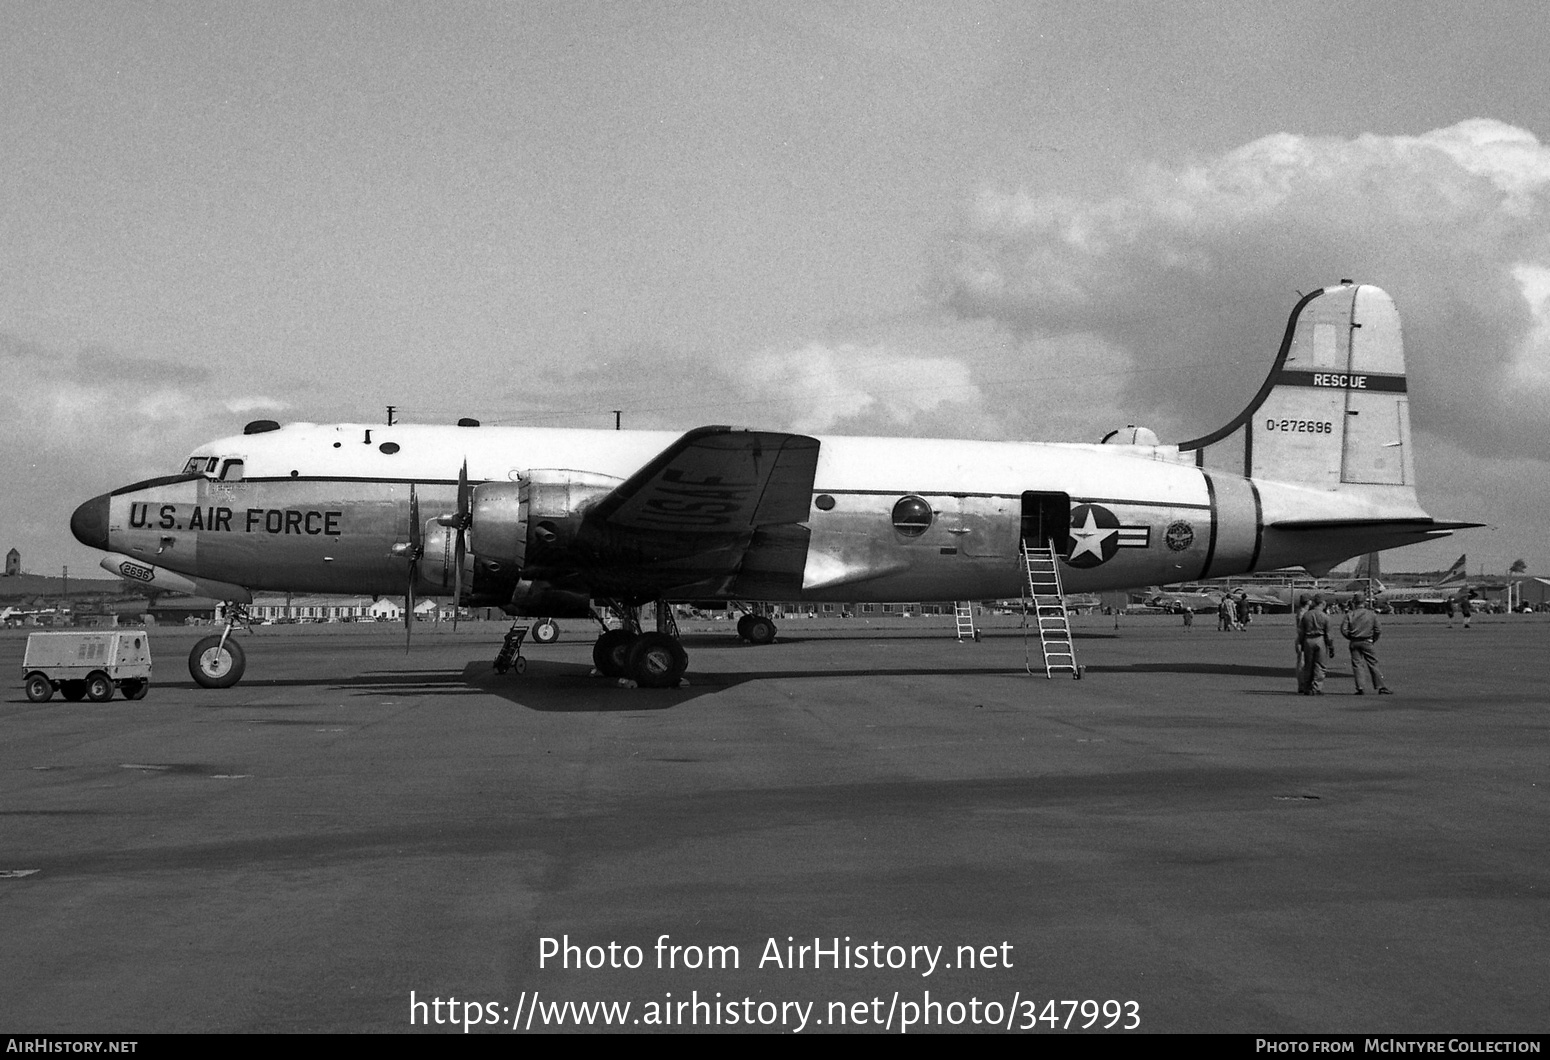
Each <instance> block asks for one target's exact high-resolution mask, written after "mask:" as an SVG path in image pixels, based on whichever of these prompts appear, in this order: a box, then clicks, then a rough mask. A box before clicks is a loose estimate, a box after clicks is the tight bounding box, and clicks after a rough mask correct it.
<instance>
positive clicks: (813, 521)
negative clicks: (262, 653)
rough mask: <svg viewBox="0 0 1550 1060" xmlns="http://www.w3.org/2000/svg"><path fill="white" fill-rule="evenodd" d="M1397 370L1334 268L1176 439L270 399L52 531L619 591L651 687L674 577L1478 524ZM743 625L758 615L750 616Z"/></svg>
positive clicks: (487, 596) (1290, 546) (1298, 547)
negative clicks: (583, 420) (1423, 458)
mask: <svg viewBox="0 0 1550 1060" xmlns="http://www.w3.org/2000/svg"><path fill="white" fill-rule="evenodd" d="M1406 395H1407V381H1406V377H1405V368H1404V354H1403V348H1402V343H1401V340H1400V326H1399V316H1398V313H1397V312H1396V311H1395V309H1394V304H1393V302H1392V300H1391V299H1390V298H1389V297H1388V295H1387V294H1385V293H1384V292H1383V291H1381V290H1379V289H1378V288H1376V287H1372V286H1366V285H1357V284H1353V283H1350V282H1348V281H1342V282H1341V283H1340V284H1338V285H1336V286H1333V287H1328V288H1324V289H1322V290H1318V291H1314V292H1313V293H1311V294H1308V295H1306V296H1304V297H1303V298H1302V300H1301V301H1300V302H1298V304H1297V306H1296V307H1295V308H1294V309H1293V311H1292V314H1291V317H1290V319H1289V320H1288V322H1287V326H1286V331H1285V334H1284V337H1283V339H1282V343H1281V348H1280V350H1279V352H1278V353H1277V355H1276V358H1275V360H1274V363H1273V364H1272V366H1271V370H1270V372H1269V374H1268V375H1267V377H1266V379H1265V382H1264V384H1263V385H1262V386H1261V388H1260V390H1259V392H1258V393H1257V394H1256V395H1255V396H1254V398H1253V399H1252V400H1251V401H1250V403H1249V404H1248V406H1247V407H1246V408H1245V409H1244V410H1243V411H1242V412H1241V413H1240V414H1239V415H1238V416H1237V417H1235V418H1234V419H1233V420H1232V421H1231V422H1229V423H1228V424H1226V425H1224V426H1223V427H1222V428H1221V429H1219V430H1217V431H1215V432H1213V433H1211V434H1209V435H1206V436H1204V437H1201V438H1197V439H1193V440H1191V441H1187V442H1183V443H1179V444H1177V445H1158V444H1136V443H1137V442H1138V441H1141V440H1142V439H1144V438H1146V437H1147V435H1149V434H1150V432H1147V435H1143V433H1142V432H1140V431H1135V432H1132V433H1130V434H1129V435H1125V434H1123V433H1121V432H1116V433H1115V434H1114V435H1111V436H1110V442H1109V444H1102V443H1099V444H1044V443H1019V442H980V441H942V440H929V439H918V438H855V437H826V438H815V437H809V436H806V435H800V434H791V433H785V432H779V431H760V430H748V429H737V428H732V427H722V426H711V427H700V428H697V429H695V430H691V431H689V432H688V433H686V434H683V435H681V436H675V435H673V434H670V433H663V432H628V431H583V430H544V429H531V428H511V427H481V426H479V425H478V424H477V423H476V422H474V421H462V422H460V424H459V425H458V426H456V427H443V426H423V425H402V424H400V425H396V426H387V427H384V426H376V425H366V424H327V425H318V424H291V425H289V426H285V427H282V426H281V425H280V424H278V423H275V422H273V421H267V420H265V421H256V422H254V423H250V424H249V425H248V426H247V428H246V429H245V430H244V432H243V433H242V434H240V435H236V436H233V437H229V438H222V439H218V440H216V441H214V442H211V443H209V444H208V445H205V446H201V447H200V448H199V449H197V450H196V451H195V452H194V453H193V454H192V456H190V457H189V458H188V460H187V461H186V462H185V463H184V465H183V470H182V473H181V474H177V475H172V476H169V477H166V478H160V479H153V480H150V481H147V482H140V483H135V484H133V485H130V486H125V487H123V488H121V489H117V490H114V491H112V492H111V493H107V494H103V495H102V496H99V497H96V498H93V499H92V500H89V501H86V502H85V503H84V504H82V505H81V506H80V507H79V508H78V509H77V510H76V512H75V514H74V515H73V517H72V519H71V530H72V532H73V533H74V534H75V536H76V538H77V539H78V540H80V541H81V542H83V543H84V544H87V545H90V546H93V547H96V548H100V549H102V550H104V551H105V552H107V553H109V555H108V556H107V557H106V558H105V559H104V560H103V566H104V567H105V568H107V569H108V570H110V571H113V572H114V573H117V574H120V575H122V576H124V577H127V578H132V579H135V580H137V581H139V582H142V583H144V584H146V585H149V586H152V587H157V588H168V589H175V590H179V591H186V592H193V593H198V594H201V595H207V596H214V597H216V598H218V599H223V600H228V601H232V602H234V603H239V604H240V603H246V602H248V601H250V600H251V593H252V591H253V590H255V589H268V590H280V591H294V592H323V593H329V592H346V593H357V594H368V593H370V594H397V593H402V594H404V595H406V596H407V597H409V598H410V599H411V600H412V599H413V597H414V595H415V594H425V593H434V594H442V595H452V596H455V597H456V598H457V599H458V600H459V601H460V602H462V603H468V604H475V605H488V606H500V607H502V608H503V609H505V610H506V611H507V612H508V613H510V614H512V615H514V616H532V615H549V616H554V617H558V618H566V617H579V616H591V617H594V618H598V619H599V621H600V623H601V616H602V614H604V613H608V614H612V615H614V616H615V617H616V618H618V620H619V622H620V628H617V629H607V628H605V630H604V632H603V633H602V634H601V635H600V636H599V638H598V640H597V642H596V644H595V645H594V649H593V659H594V661H595V662H596V664H597V667H598V669H599V670H600V671H601V672H602V673H604V674H607V675H610V676H628V677H629V678H631V679H633V680H635V681H637V682H638V683H640V684H645V685H654V686H664V687H665V686H670V685H676V684H677V682H678V680H679V678H680V676H681V675H682V673H683V671H684V669H685V667H686V665H687V656H686V655H685V653H684V651H683V648H682V647H681V645H680V644H679V642H678V638H677V636H676V629H675V627H674V625H673V621H672V612H671V609H670V607H669V606H668V604H669V602H670V601H686V600H741V601H761V600H766V601H814V602H818V601H822V602H854V601H892V600H963V599H986V598H997V597H1006V596H1013V595H1018V594H1020V593H1021V592H1022V591H1023V586H1024V585H1025V584H1026V582H1025V577H1026V576H1025V573H1024V569H1023V565H1022V564H1023V561H1024V553H1023V548H1024V545H1025V544H1027V545H1032V546H1036V547H1039V546H1042V547H1048V548H1051V549H1052V550H1053V551H1054V552H1055V553H1056V554H1057V555H1058V556H1059V557H1060V558H1061V560H1062V562H1061V564H1060V570H1061V576H1062V579H1063V580H1064V583H1065V587H1066V589H1067V590H1070V591H1073V592H1096V591H1100V590H1107V589H1120V588H1128V587H1132V586H1136V585H1148V584H1167V583H1170V582H1176V581H1179V580H1181V576H1183V577H1187V578H1189V579H1193V580H1203V579H1208V578H1212V577H1219V576H1227V575H1236V574H1242V573H1245V572H1249V571H1255V570H1271V569H1280V568H1283V567H1286V566H1290V565H1300V566H1303V567H1304V568H1306V569H1309V570H1312V571H1316V572H1323V571H1327V570H1329V569H1330V568H1332V567H1333V566H1334V565H1335V564H1337V563H1339V562H1340V561H1341V560H1343V559H1345V558H1347V557H1349V556H1351V555H1354V554H1356V553H1360V552H1366V551H1373V550H1377V549H1381V548H1390V547H1395V546H1398V545H1403V544H1409V543H1413V542H1417V541H1424V540H1428V539H1431V538H1434V537H1436V536H1439V535H1446V534H1447V533H1449V532H1451V531H1452V530H1453V529H1457V528H1459V527H1462V526H1469V525H1475V524H1468V523H1446V522H1439V521H1437V520H1434V519H1432V518H1431V517H1430V516H1428V515H1427V514H1426V512H1425V511H1423V510H1422V509H1421V507H1420V505H1419V503H1418V501H1417V500H1416V495H1415V469H1414V460H1413V453H1412V449H1411V436H1410V424H1409V404H1408V399H1407V396H1406ZM1150 441H1151V439H1149V438H1148V439H1147V442H1148V443H1150ZM647 605H654V606H655V611H656V629H655V630H651V631H647V630H645V629H643V628H642V625H641V622H640V610H641V608H642V607H645V606H647ZM409 610H412V607H411V608H409ZM230 632H231V631H230V628H228V630H227V631H226V632H225V633H223V634H222V635H221V636H219V637H211V638H208V639H207V640H206V641H202V642H201V643H200V644H198V645H196V646H195V648H194V651H193V653H192V654H191V658H190V670H191V672H192V673H193V674H194V676H195V678H196V680H199V681H200V682H201V683H203V684H207V685H211V686H221V685H229V684H232V683H234V682H235V681H236V680H237V679H238V677H240V675H241V673H242V670H243V666H244V660H243V656H242V653H241V649H240V647H239V646H238V645H237V643H236V642H235V641H234V640H233V639H232V638H231V636H230ZM739 632H740V633H741V634H742V635H743V636H744V637H746V638H747V639H748V640H750V641H752V642H756V643H766V642H768V641H769V640H771V639H773V637H774V635H775V628H774V624H773V623H772V622H771V621H770V620H769V619H768V618H767V617H765V616H763V615H760V614H757V613H754V614H749V615H746V616H745V617H744V619H743V620H742V622H740V623H739Z"/></svg>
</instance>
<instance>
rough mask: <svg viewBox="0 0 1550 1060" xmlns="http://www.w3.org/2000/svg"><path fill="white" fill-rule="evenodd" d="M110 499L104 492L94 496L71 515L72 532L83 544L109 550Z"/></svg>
mask: <svg viewBox="0 0 1550 1060" xmlns="http://www.w3.org/2000/svg"><path fill="white" fill-rule="evenodd" d="M108 499H109V495H108V494H106V493H104V494H103V495H102V496H100V497H93V498H92V499H91V500H89V501H87V502H86V503H85V504H83V505H81V506H80V507H79V508H77V509H76V510H75V514H74V515H72V516H70V532H71V533H72V534H74V535H75V539H76V540H77V541H79V542H80V543H81V544H83V545H89V546H90V547H92V548H100V549H102V551H104V552H107V551H109V548H108Z"/></svg>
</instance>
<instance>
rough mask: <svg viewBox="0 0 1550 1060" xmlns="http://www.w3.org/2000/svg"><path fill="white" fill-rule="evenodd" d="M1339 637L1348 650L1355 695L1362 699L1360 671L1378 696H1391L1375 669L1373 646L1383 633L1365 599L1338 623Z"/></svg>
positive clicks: (1358, 602) (1359, 601)
mask: <svg viewBox="0 0 1550 1060" xmlns="http://www.w3.org/2000/svg"><path fill="white" fill-rule="evenodd" d="M1340 635H1341V636H1342V637H1344V638H1345V639H1346V645H1347V646H1348V647H1349V648H1350V649H1351V678H1352V679H1353V680H1354V681H1355V682H1356V694H1357V695H1362V694H1363V693H1362V671H1363V670H1365V671H1366V672H1367V680H1368V683H1369V684H1371V685H1372V687H1373V691H1375V692H1377V694H1378V695H1380V696H1388V695H1393V693H1392V692H1391V691H1390V690H1389V686H1388V684H1387V683H1386V682H1385V681H1384V680H1383V671H1382V670H1379V669H1378V655H1377V653H1376V652H1375V651H1373V645H1375V644H1377V643H1378V638H1379V637H1380V636H1382V635H1383V631H1382V630H1381V629H1380V628H1379V627H1378V616H1377V613H1376V612H1374V611H1373V609H1372V607H1371V605H1370V604H1369V602H1368V600H1367V598H1366V597H1359V598H1358V599H1357V600H1356V601H1355V602H1354V603H1353V604H1352V605H1351V610H1350V611H1347V612H1346V616H1345V618H1343V619H1341V621H1340Z"/></svg>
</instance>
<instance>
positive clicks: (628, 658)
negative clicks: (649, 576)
mask: <svg viewBox="0 0 1550 1060" xmlns="http://www.w3.org/2000/svg"><path fill="white" fill-rule="evenodd" d="M608 609H609V610H610V611H612V612H613V613H614V614H615V615H616V616H618V618H619V621H620V623H621V625H620V626H619V628H618V629H608V628H607V627H606V626H605V627H604V629H603V633H602V635H601V636H599V637H598V638H597V642H596V643H595V644H593V645H592V664H593V665H594V666H596V667H597V672H598V673H599V674H601V675H603V676H604V677H613V678H619V679H621V680H628V681H634V682H635V683H636V684H637V685H639V686H640V687H641V688H677V687H678V684H679V682H680V681H682V680H683V675H684V671H685V670H687V669H688V668H689V654H688V652H686V651H684V649H683V645H682V644H680V643H678V623H677V622H675V621H673V610H672V608H671V607H670V606H668V604H667V602H666V601H665V600H658V601H657V603H656V611H657V615H656V618H657V628H656V629H654V630H651V631H647V632H643V631H642V630H641V628H640V609H639V608H637V607H630V606H627V605H624V604H618V603H613V602H610V603H609V605H608ZM598 621H599V622H602V618H601V617H600V618H599V619H598Z"/></svg>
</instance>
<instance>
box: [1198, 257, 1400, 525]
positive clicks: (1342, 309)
mask: <svg viewBox="0 0 1550 1060" xmlns="http://www.w3.org/2000/svg"><path fill="white" fill-rule="evenodd" d="M1179 448H1180V450H1181V451H1182V452H1193V453H1194V454H1195V460H1196V463H1197V464H1199V465H1200V466H1201V467H1211V468H1220V469H1223V470H1228V471H1232V472H1234V473H1236V474H1240V475H1243V476H1245V477H1248V478H1260V479H1270V480H1273V481H1278V482H1289V483H1296V484H1299V485H1307V486H1317V487H1322V488H1324V489H1329V490H1340V489H1344V488H1347V487H1357V491H1358V492H1369V493H1376V494H1379V495H1393V499H1399V496H1400V495H1404V496H1405V497H1406V499H1408V500H1410V502H1411V503H1412V504H1413V503H1414V496H1415V492H1414V491H1415V467H1414V462H1413V458H1412V454H1411V445H1410V403H1409V399H1408V395H1407V391H1406V383H1405V354H1404V342H1403V339H1402V337H1401V334H1400V324H1399V313H1398V311H1397V310H1396V309H1395V308H1394V302H1393V299H1391V298H1390V297H1389V296H1388V294H1387V293H1385V292H1384V291H1383V290H1381V289H1380V288H1377V287H1373V286H1370V285H1367V284H1352V283H1348V282H1342V283H1340V284H1339V285H1337V286H1334V287H1326V288H1324V289H1323V290H1320V291H1315V292H1314V293H1313V294H1310V295H1307V296H1305V297H1304V298H1303V299H1302V301H1300V302H1298V303H1297V306H1296V308H1295V309H1293V310H1292V315H1291V318H1290V319H1289V320H1288V321H1287V324H1286V334H1285V336H1284V337H1283V339H1282V340H1281V350H1280V353H1279V354H1278V355H1277V357H1276V361H1275V364H1274V366H1273V367H1272V368H1271V370H1270V375H1269V376H1268V377H1267V378H1266V379H1265V382H1264V385H1263V386H1261V387H1260V390H1259V393H1258V394H1256V395H1255V397H1254V400H1253V401H1252V402H1250V403H1249V406H1248V407H1247V408H1246V409H1244V410H1243V412H1241V413H1239V415H1238V416H1237V418H1236V419H1234V420H1233V421H1232V422H1231V423H1229V424H1227V425H1226V426H1225V427H1223V428H1221V429H1220V430H1218V431H1215V432H1213V433H1212V434H1209V435H1206V436H1205V437H1202V438H1197V439H1195V440H1193V441H1189V442H1184V443H1183V444H1181V445H1180V446H1179ZM1371 487H1380V488H1378V489H1371ZM1382 487H1389V488H1387V489H1385V488H1382Z"/></svg>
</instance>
